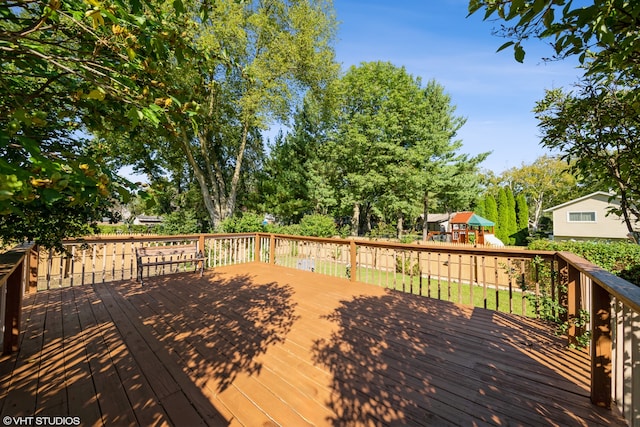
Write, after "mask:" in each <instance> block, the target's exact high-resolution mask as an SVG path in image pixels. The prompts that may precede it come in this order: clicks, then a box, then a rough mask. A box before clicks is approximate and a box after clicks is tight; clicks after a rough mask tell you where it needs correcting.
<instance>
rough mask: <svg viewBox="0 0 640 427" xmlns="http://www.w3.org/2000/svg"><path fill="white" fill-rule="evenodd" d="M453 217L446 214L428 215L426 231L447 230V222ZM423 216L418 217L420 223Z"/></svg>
mask: <svg viewBox="0 0 640 427" xmlns="http://www.w3.org/2000/svg"><path fill="white" fill-rule="evenodd" d="M452 216H453V215H452V214H448V213H430V214H428V215H427V231H442V232H445V231H447V229H448V228H449V220H450V219H451V217H452ZM422 218H424V215H420V221H422Z"/></svg>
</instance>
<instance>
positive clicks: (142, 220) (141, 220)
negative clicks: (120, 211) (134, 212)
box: [133, 215, 162, 225]
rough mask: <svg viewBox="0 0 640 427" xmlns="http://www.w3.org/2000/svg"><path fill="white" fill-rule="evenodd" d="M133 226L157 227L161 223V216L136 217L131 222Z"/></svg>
mask: <svg viewBox="0 0 640 427" xmlns="http://www.w3.org/2000/svg"><path fill="white" fill-rule="evenodd" d="M133 223H134V224H135V225H158V224H161V223H162V217H161V216H149V215H138V216H137V217H135V219H134V220H133Z"/></svg>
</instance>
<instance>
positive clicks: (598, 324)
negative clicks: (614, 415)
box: [591, 280, 612, 408]
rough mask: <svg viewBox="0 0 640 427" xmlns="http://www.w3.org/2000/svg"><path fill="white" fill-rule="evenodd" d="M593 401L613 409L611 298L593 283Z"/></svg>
mask: <svg viewBox="0 0 640 427" xmlns="http://www.w3.org/2000/svg"><path fill="white" fill-rule="evenodd" d="M591 317H592V319H591V401H592V402H593V403H594V404H596V405H598V406H602V407H605V408H610V407H611V370H612V366H611V357H612V356H611V353H612V339H611V296H610V295H609V292H607V291H606V290H605V289H603V288H602V287H601V286H600V285H598V284H597V283H596V282H595V281H593V280H592V281H591Z"/></svg>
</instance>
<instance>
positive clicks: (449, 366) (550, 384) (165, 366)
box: [0, 264, 625, 426]
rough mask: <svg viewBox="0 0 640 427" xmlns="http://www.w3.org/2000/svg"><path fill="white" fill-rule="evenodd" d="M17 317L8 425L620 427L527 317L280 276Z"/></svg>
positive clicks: (126, 292)
mask: <svg viewBox="0 0 640 427" xmlns="http://www.w3.org/2000/svg"><path fill="white" fill-rule="evenodd" d="M23 321H24V333H23V337H22V343H21V349H20V351H19V352H18V353H16V354H14V355H12V356H10V357H9V356H4V357H3V358H1V359H0V412H1V416H2V417H3V418H2V419H3V422H4V423H5V425H6V424H7V423H6V422H5V421H7V419H5V417H21V416H22V417H25V416H71V417H79V418H80V420H81V424H82V425H108V426H112V425H130V426H133V425H144V426H151V425H177V426H182V425H189V426H191V425H246V426H269V425H283V426H304V425H334V426H350V425H354V426H355V425H438V426H439V425H465V426H467V425H560V426H568V425H571V426H574V425H585V426H597V425H625V424H624V421H622V420H621V419H620V418H619V417H617V416H616V413H615V412H614V411H608V410H604V409H601V408H598V407H595V406H593V405H592V404H591V403H590V402H589V398H588V391H587V383H588V380H589V377H588V370H587V359H586V358H585V357H584V355H583V354H582V353H580V352H578V351H574V350H568V349H566V348H564V346H563V344H564V342H563V340H561V339H560V338H558V337H556V336H555V335H554V334H553V332H552V331H551V329H550V328H547V327H545V326H544V325H542V324H541V323H539V322H536V321H532V320H528V319H523V318H520V317H516V316H510V315H505V314H500V313H495V312H491V311H486V310H483V309H477V308H475V309H474V308H469V307H461V306H457V305H455V304H451V303H447V302H441V301H436V300H430V299H426V298H421V297H415V296H412V295H406V294H400V293H396V292H389V291H387V290H385V289H382V288H379V287H375V286H370V285H364V284H352V283H350V282H348V281H346V280H342V279H335V278H330V277H325V276H321V275H317V274H313V273H309V272H303V271H295V270H290V269H286V268H282V267H274V266H268V265H263V264H246V265H239V266H234V267H223V268H218V269H216V270H215V271H207V272H206V273H205V275H204V277H203V278H199V277H198V275H195V274H180V275H172V276H164V277H159V278H152V279H149V280H148V282H146V284H145V286H144V287H140V286H139V285H138V284H136V283H134V282H132V281H126V282H117V283H111V284H106V285H96V286H94V287H91V286H84V287H76V288H67V289H60V290H51V291H45V292H39V293H37V294H35V295H30V296H28V298H27V301H26V305H25V311H24V315H23ZM566 359H569V360H570V362H569V363H567V362H566V361H565V360H566ZM9 421H10V422H9V423H8V424H9V425H14V424H12V423H13V422H14V421H12V420H9ZM16 421H19V420H17V419H16Z"/></svg>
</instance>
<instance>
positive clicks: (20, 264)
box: [0, 244, 37, 354]
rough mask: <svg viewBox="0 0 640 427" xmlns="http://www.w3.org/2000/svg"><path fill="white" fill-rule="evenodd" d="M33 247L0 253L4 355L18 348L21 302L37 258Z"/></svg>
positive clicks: (0, 328) (1, 345)
mask: <svg viewBox="0 0 640 427" xmlns="http://www.w3.org/2000/svg"><path fill="white" fill-rule="evenodd" d="M32 248H33V245H30V244H25V245H21V246H17V247H15V248H14V249H12V250H10V251H8V252H5V253H3V254H0V349H1V351H2V354H8V353H11V352H13V351H16V350H17V349H18V338H19V336H20V322H21V315H22V299H23V295H24V293H25V292H27V291H28V290H29V288H30V286H29V284H33V283H35V277H36V275H37V272H36V270H35V268H34V267H35V266H36V265H37V259H36V256H35V252H34V251H32Z"/></svg>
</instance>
